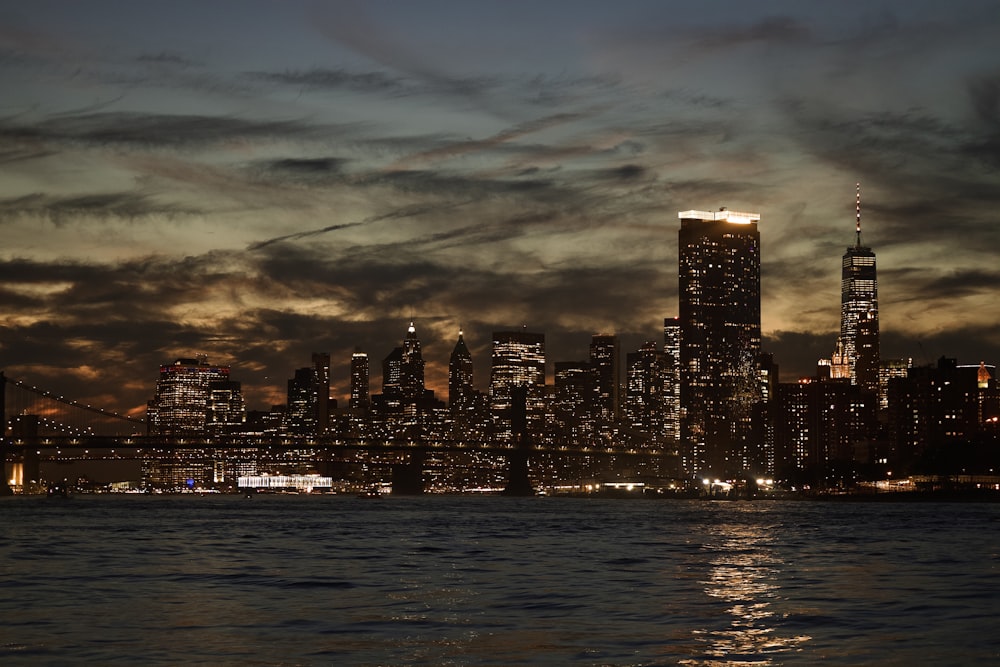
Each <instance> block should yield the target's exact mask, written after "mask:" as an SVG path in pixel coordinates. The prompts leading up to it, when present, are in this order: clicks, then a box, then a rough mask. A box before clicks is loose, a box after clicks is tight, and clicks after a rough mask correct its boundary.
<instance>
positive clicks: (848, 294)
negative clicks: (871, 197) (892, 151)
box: [838, 183, 880, 395]
mask: <svg viewBox="0 0 1000 667" xmlns="http://www.w3.org/2000/svg"><path fill="white" fill-rule="evenodd" d="M855 211H856V212H855V232H854V233H855V240H854V245H853V246H850V247H848V248H847V252H845V253H844V256H843V260H842V263H841V274H840V341H839V344H838V350H840V351H841V354H842V355H843V357H844V358H845V359H846V363H847V365H848V367H849V371H850V378H851V382H852V383H854V384H856V385H859V386H860V387H861V388H862V389H864V390H865V391H868V392H871V393H872V394H876V395H877V394H878V392H879V354H880V351H879V323H878V280H877V277H876V270H875V253H874V252H872V249H871V248H869V247H867V246H865V245H864V244H863V243H862V241H861V184H860V183H859V184H858V189H857V199H856V204H855Z"/></svg>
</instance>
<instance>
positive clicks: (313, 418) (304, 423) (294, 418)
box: [282, 366, 319, 435]
mask: <svg viewBox="0 0 1000 667" xmlns="http://www.w3.org/2000/svg"><path fill="white" fill-rule="evenodd" d="M286 395H287V403H286V407H285V414H284V421H283V424H282V427H283V430H284V431H285V432H286V433H289V434H292V435H316V433H317V430H318V424H319V420H318V419H317V414H318V411H319V378H318V377H317V376H316V369H315V367H313V366H306V367H305V368H299V369H297V370H296V371H295V377H293V378H290V379H289V380H288V391H287V394H286Z"/></svg>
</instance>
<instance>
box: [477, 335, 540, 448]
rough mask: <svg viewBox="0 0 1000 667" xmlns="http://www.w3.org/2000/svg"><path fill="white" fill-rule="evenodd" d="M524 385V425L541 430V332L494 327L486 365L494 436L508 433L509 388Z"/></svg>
mask: <svg viewBox="0 0 1000 667" xmlns="http://www.w3.org/2000/svg"><path fill="white" fill-rule="evenodd" d="M515 387H526V388H527V399H526V402H527V413H528V414H527V429H528V433H529V434H535V435H537V434H539V433H541V432H542V428H543V422H544V418H545V334H540V333H531V332H528V331H523V330H522V331H495V332H494V333H493V355H492V365H491V367H490V410H491V412H492V415H493V423H494V429H495V433H496V436H497V438H499V439H504V438H509V437H510V436H511V421H510V420H511V405H512V398H513V396H512V390H513V389H514V388H515Z"/></svg>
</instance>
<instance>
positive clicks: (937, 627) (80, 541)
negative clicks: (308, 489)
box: [0, 495, 1000, 665]
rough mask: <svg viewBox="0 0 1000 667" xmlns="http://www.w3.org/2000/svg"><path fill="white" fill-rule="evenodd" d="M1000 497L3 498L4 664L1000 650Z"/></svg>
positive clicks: (636, 659)
mask: <svg viewBox="0 0 1000 667" xmlns="http://www.w3.org/2000/svg"><path fill="white" fill-rule="evenodd" d="M998 618H1000V504H992V503H937V502H911V503H898V502H877V503H876V502H819V501H816V502H809V501H798V502H796V501H764V502H711V501H693V500H691V501H688V500H665V499H655V500H654V499H648V500H646V499H597V498H504V497H466V496H420V497H383V498H380V499H364V498H354V497H347V496H305V495H302V496H295V495H257V496H253V497H252V498H248V497H244V496H240V495H233V496H196V495H190V496H187V495H181V496H139V495H135V496H128V495H122V496H109V495H94V496H75V497H72V498H69V499H63V498H35V497H12V498H0V664H3V665H19V664H24V665H29V664H30V665H37V664H60V665H63V664H88V665H90V664H114V663H117V664H123V665H127V664H144V665H160V664H163V665H166V664H205V665H220V664H233V665H236V664H239V665H314V664H315V665H323V664H337V665H411V664H419V665H514V664H519V665H814V664H820V663H822V664H825V665H871V664H879V665H914V664H934V665H968V664H1000V632H997V627H998V625H997V619H998Z"/></svg>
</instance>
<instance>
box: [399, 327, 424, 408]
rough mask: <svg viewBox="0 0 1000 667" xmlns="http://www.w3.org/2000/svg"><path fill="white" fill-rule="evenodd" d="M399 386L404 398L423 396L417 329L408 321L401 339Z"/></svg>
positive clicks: (422, 373) (421, 362)
mask: <svg viewBox="0 0 1000 667" xmlns="http://www.w3.org/2000/svg"><path fill="white" fill-rule="evenodd" d="M399 388H400V392H401V393H402V396H403V398H404V399H406V400H409V401H413V400H417V399H421V398H423V396H424V358H423V356H422V355H421V353H420V339H419V338H417V329H416V327H414V326H413V322H410V326H409V328H408V329H407V330H406V338H404V339H403V348H402V358H401V359H400V366H399Z"/></svg>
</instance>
